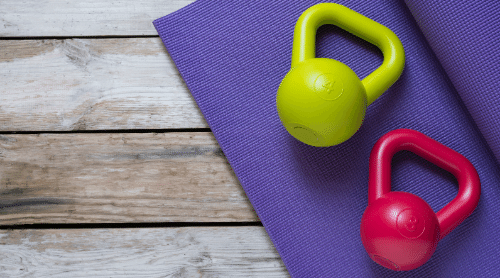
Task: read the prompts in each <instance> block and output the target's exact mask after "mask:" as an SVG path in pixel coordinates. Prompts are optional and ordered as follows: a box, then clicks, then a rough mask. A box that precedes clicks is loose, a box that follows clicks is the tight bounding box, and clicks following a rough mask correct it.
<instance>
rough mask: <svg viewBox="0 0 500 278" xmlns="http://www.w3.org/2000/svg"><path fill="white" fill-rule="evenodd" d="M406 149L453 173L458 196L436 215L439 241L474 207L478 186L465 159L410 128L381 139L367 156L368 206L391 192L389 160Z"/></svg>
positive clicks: (399, 130) (478, 193) (396, 131)
mask: <svg viewBox="0 0 500 278" xmlns="http://www.w3.org/2000/svg"><path fill="white" fill-rule="evenodd" d="M402 150H407V151H411V152H413V153H415V154H417V155H419V156H421V157H423V158H425V159H426V160H428V161H430V162H432V163H434V164H436V165H437V166H439V167H441V168H443V169H444V170H446V171H448V172H450V173H452V174H453V175H454V176H455V177H456V178H457V180H458V194H457V196H456V197H455V198H454V199H453V200H452V201H451V202H449V203H448V204H447V205H446V206H444V207H443V208H442V209H441V210H440V211H438V212H437V213H436V216H437V219H438V221H439V227H440V230H441V232H440V238H439V239H440V240H441V239H442V238H444V237H445V236H446V235H447V234H448V233H450V232H451V231H452V230H453V229H455V227H457V226H458V225H460V223H462V221H464V220H465V218H467V217H468V216H469V215H470V214H471V213H472V212H473V211H474V209H475V208H476V206H477V204H478V202H479V197H480V195H481V183H480V181H479V175H478V174H477V171H476V169H475V168H474V166H473V165H472V163H470V161H469V160H467V158H465V157H464V156H463V155H461V154H459V153H458V152H456V151H454V150H452V149H450V148H448V147H446V146H445V145H443V144H441V143H439V142H437V141H435V140H433V139H431V138H430V137H428V136H426V135H424V134H422V133H420V132H418V131H415V130H411V129H397V130H393V131H391V132H388V133H387V134H385V135H384V136H382V137H381V138H380V139H379V140H378V141H377V143H375V146H374V147H373V149H372V152H371V154H370V170H369V182H368V204H371V203H373V202H374V201H375V200H377V199H378V198H380V197H382V196H383V195H384V194H386V193H389V192H390V191H391V160H392V157H393V156H394V154H395V153H397V152H399V151H402Z"/></svg>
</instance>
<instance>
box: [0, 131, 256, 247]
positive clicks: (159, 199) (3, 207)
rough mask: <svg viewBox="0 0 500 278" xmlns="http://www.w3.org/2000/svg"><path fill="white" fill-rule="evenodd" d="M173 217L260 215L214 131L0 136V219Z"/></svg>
mask: <svg viewBox="0 0 500 278" xmlns="http://www.w3.org/2000/svg"><path fill="white" fill-rule="evenodd" d="M172 221H173V222H234V221H258V218H257V216H256V215H255V212H254V211H253V209H252V207H251V205H250V203H249V201H248V200H247V198H246V195H245V194H244V191H243V190H242V188H241V186H240V185H239V183H238V181H237V178H236V177H235V175H234V173H233V172H232V170H231V168H230V166H229V164H228V163H227V160H226V158H225V156H224V155H223V153H222V151H221V149H220V147H219V146H218V144H217V142H216V141H215V138H214V137H213V135H212V134H211V133H206V132H194V133H179V132H175V133H138V134H135V133H132V134H131V133H128V134H120V133H112V134H99V133H90V134H40V135H26V134H23V135H0V225H7V224H9V225H11V224H31V223H143V222H172ZM0 253H1V252H0Z"/></svg>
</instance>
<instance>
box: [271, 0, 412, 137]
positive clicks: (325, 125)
mask: <svg viewBox="0 0 500 278" xmlns="http://www.w3.org/2000/svg"><path fill="white" fill-rule="evenodd" d="M323 24H336V25H339V26H342V28H344V29H346V30H347V31H349V32H351V33H353V34H355V35H357V36H359V37H361V38H363V39H365V40H367V41H369V42H371V43H373V44H375V45H377V46H378V47H379V48H380V49H381V50H382V52H383V54H384V62H383V63H382V65H381V66H380V67H379V68H378V69H376V70H375V71H374V72H372V73H371V74H370V75H368V76H367V77H366V78H364V79H363V80H361V79H359V77H358V76H357V75H356V74H355V73H354V71H353V70H352V69H351V68H349V67H348V66H347V65H345V64H343V63H341V62H339V61H336V60H333V59H328V58H316V57H315V39H316V38H315V36H316V30H317V28H318V27H320V26H321V25H323ZM403 67H404V49H403V46H402V44H401V42H400V41H399V39H398V38H397V37H396V35H395V34H394V33H393V32H392V31H391V30H389V29H388V28H386V27H384V26H382V25H380V24H379V23H377V22H375V21H373V20H371V19H369V18H366V17H364V16H362V15H360V14H358V13H356V12H354V11H352V10H350V9H348V8H346V7H344V6H342V5H338V4H333V3H322V4H318V5H315V6H312V7H311V8H309V9H307V10H306V11H305V12H304V13H303V14H302V15H301V16H300V18H299V20H298V21H297V24H296V25H295V31H294V42H293V50H292V63H291V70H290V71H289V72H288V74H286V76H285V77H284V79H283V81H282V82H281V84H280V86H279V88H278V92H277V95H276V107H277V111H278V115H279V117H280V120H281V122H282V123H283V126H284V127H285V128H286V130H287V131H288V133H290V134H291V135H292V136H293V137H295V138H296V139H298V140H299V141H302V142H304V143H306V144H309V145H312V146H317V147H328V146H333V145H337V144H340V143H342V142H344V141H346V140H347V139H349V138H350V137H351V136H352V135H354V133H356V131H357V130H358V129H359V128H360V126H361V124H362V122H363V119H364V116H365V112H366V107H367V106H368V105H369V104H370V103H372V102H373V101H374V100H375V99H376V98H377V97H379V96H380V95H381V94H382V93H383V92H384V91H385V90H387V88H389V87H390V86H391V85H392V84H393V83H394V82H395V81H396V80H397V79H398V78H399V76H400V75H401V72H402V71H403Z"/></svg>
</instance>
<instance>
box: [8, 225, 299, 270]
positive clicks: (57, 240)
mask: <svg viewBox="0 0 500 278" xmlns="http://www.w3.org/2000/svg"><path fill="white" fill-rule="evenodd" d="M0 277H50V278H58V277H61V278H63V277H64V278H66V277H96V278H97V277H106V278H108V277H259V278H261V277H289V276H288V273H287V271H286V269H285V267H284V265H283V263H282V261H281V259H280V257H279V255H278V254H277V252H276V250H275V248H274V247H273V245H272V243H271V242H270V240H269V238H268V236H267V234H266V233H265V231H264V228H262V227H227V228H218V227H217V228H200V227H194V228H153V229H77V230H17V231H16V230H11V231H0Z"/></svg>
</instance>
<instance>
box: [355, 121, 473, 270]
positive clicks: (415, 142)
mask: <svg viewBox="0 0 500 278" xmlns="http://www.w3.org/2000/svg"><path fill="white" fill-rule="evenodd" d="M400 150H408V151H411V152H413V153H415V154H417V155H419V156H421V157H423V158H425V159H427V160H428V161H430V162H432V163H434V164H436V165H437V166H439V167H441V168H443V169H444V170H447V171H449V172H450V173H452V174H453V175H455V177H456V178H457V180H458V185H459V189H458V195H457V197H456V198H455V199H453V200H452V201H451V202H450V203H448V204H447V205H446V206H445V207H443V208H442V209H441V210H440V211H439V212H437V213H434V211H433V210H432V208H431V207H430V206H429V204H427V203H426V202H425V201H424V200H423V199H421V198H420V197H418V196H416V195H414V194H411V193H406V192H391V183H390V182H391V180H390V179H391V160H392V157H393V155H394V154H395V153H396V152H398V151H400ZM480 195H481V186H480V181H479V176H478V174H477V172H476V169H475V168H474V166H473V165H472V164H471V163H470V162H469V161H468V160H467V159H466V158H465V157H464V156H462V155H461V154H459V153H457V152H455V151H454V150H452V149H450V148H448V147H446V146H444V145H442V144H440V143H439V142H437V141H435V140H433V139H431V138H429V137H427V136H425V135H424V134H422V133H420V132H417V131H414V130H410V129H398V130H393V131H391V132H389V133H387V134H386V135H384V136H382V137H381V138H380V139H379V140H378V141H377V143H376V144H375V146H374V147H373V149H372V152H371V154H370V168H369V185H368V206H367V208H366V210H365V212H364V214H363V216H362V218H361V226H360V234H361V241H362V243H363V245H364V247H365V249H366V252H367V253H368V255H369V256H370V257H371V258H372V259H373V261H375V262H376V263H378V264H380V265H382V266H384V267H386V268H389V269H392V270H412V269H415V268H417V267H419V266H421V265H423V264H424V263H425V262H426V261H428V260H429V259H430V258H431V256H432V254H433V253H434V251H435V250H436V247H437V243H438V241H439V240H441V239H442V238H443V237H445V236H446V235H447V234H448V233H450V232H451V231H452V230H453V229H454V228H455V227H457V226H458V225H459V224H460V223H461V222H462V221H463V220H465V219H466V218H467V217H468V216H469V215H470V214H471V213H472V212H473V211H474V209H475V208H476V206H477V204H478V202H479V197H480Z"/></svg>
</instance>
